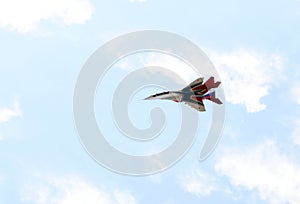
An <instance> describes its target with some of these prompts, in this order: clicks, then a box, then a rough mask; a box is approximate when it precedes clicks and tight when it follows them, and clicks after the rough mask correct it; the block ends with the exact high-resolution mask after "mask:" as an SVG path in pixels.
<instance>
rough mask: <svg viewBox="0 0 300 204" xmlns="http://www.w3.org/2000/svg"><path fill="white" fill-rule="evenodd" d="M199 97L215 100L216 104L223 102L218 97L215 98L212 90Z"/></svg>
mask: <svg viewBox="0 0 300 204" xmlns="http://www.w3.org/2000/svg"><path fill="white" fill-rule="evenodd" d="M217 83H218V82H217ZM201 98H202V100H204V99H207V100H210V101H212V102H215V103H216V104H223V103H222V101H221V100H220V99H218V98H216V93H215V92H214V91H213V92H211V93H208V94H205V95H204V96H202V97H201Z"/></svg>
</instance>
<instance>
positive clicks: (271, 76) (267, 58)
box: [208, 49, 284, 112]
mask: <svg viewBox="0 0 300 204" xmlns="http://www.w3.org/2000/svg"><path fill="white" fill-rule="evenodd" d="M208 53H209V56H210V57H211V59H212V61H213V63H214V64H215V66H216V68H217V70H218V71H219V73H220V75H221V79H222V82H223V85H224V89H225V94H226V100H227V101H228V102H230V103H233V104H243V105H245V106H246V109H247V111H248V112H258V111H262V110H264V109H265V108H266V104H264V103H262V102H261V99H262V98H263V97H264V96H266V95H267V94H268V92H269V89H270V87H271V86H272V85H274V84H276V83H278V81H279V80H280V79H282V77H281V74H282V69H283V61H284V60H283V57H282V56H281V55H279V54H276V53H273V54H262V53H258V52H255V51H250V50H245V49H244V50H243V49H241V50H236V51H232V52H215V51H209V52H208Z"/></svg>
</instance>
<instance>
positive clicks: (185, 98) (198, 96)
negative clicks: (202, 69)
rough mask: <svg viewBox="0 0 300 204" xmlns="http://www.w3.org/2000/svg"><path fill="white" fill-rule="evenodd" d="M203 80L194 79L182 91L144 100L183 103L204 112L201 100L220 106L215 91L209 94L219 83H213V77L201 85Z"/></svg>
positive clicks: (165, 93) (155, 95)
mask: <svg viewBox="0 0 300 204" xmlns="http://www.w3.org/2000/svg"><path fill="white" fill-rule="evenodd" d="M203 79H204V78H203V77H200V78H198V79H196V80H195V81H193V82H192V83H190V84H189V85H188V86H187V87H185V88H183V89H182V90H179V91H165V92H161V93H157V94H154V95H151V96H149V97H147V98H145V100H155V99H163V100H172V101H175V102H177V103H179V102H185V103H186V104H187V105H189V106H191V107H192V108H194V109H196V110H197V111H205V106H204V104H203V100H210V101H213V102H215V103H217V104H222V101H221V100H220V99H218V98H216V96H215V91H212V92H209V91H210V90H211V89H214V88H217V87H218V86H219V85H220V84H221V82H219V81H218V82H215V79H214V77H210V78H209V79H208V80H207V81H206V82H205V83H204V84H203Z"/></svg>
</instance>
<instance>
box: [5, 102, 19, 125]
mask: <svg viewBox="0 0 300 204" xmlns="http://www.w3.org/2000/svg"><path fill="white" fill-rule="evenodd" d="M22 114H23V113H22V110H21V108H20V105H19V102H18V101H17V100H15V101H14V105H13V108H3V109H0V123H3V122H8V121H10V120H11V119H12V118H13V117H20V116H22Z"/></svg>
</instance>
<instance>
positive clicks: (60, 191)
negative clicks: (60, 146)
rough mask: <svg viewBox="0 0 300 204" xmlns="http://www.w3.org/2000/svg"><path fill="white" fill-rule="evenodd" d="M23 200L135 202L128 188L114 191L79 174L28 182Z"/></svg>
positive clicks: (82, 203)
mask: <svg viewBox="0 0 300 204" xmlns="http://www.w3.org/2000/svg"><path fill="white" fill-rule="evenodd" d="M21 201H23V202H29V203H35V204H86V203H88V204H125V203H126V204H135V203H136V200H135V198H134V196H133V195H132V194H131V193H130V192H129V191H127V190H125V191H122V190H114V191H113V192H111V191H109V190H107V189H105V188H101V187H98V186H96V185H94V184H92V183H90V182H88V181H86V180H84V179H83V178H80V177H77V176H66V177H54V178H45V177H44V178H38V180H33V181H30V182H28V183H27V184H26V185H25V186H24V189H23V190H22V192H21Z"/></svg>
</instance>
